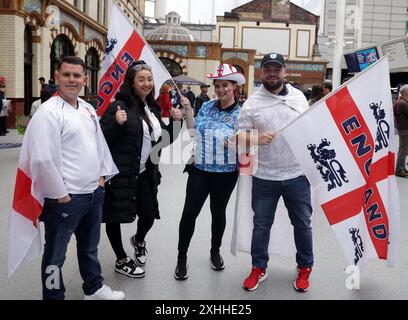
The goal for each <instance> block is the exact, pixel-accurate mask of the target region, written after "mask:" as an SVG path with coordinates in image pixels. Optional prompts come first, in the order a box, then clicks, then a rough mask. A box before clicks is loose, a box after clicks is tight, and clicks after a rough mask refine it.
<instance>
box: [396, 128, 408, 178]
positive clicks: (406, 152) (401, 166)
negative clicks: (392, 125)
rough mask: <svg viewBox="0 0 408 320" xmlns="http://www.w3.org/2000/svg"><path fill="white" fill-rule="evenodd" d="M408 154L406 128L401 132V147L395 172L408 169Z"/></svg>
mask: <svg viewBox="0 0 408 320" xmlns="http://www.w3.org/2000/svg"><path fill="white" fill-rule="evenodd" d="M407 156H408V133H407V131H406V130H404V132H400V133H399V148H398V158H397V165H396V168H395V173H401V172H403V171H406V160H407Z"/></svg>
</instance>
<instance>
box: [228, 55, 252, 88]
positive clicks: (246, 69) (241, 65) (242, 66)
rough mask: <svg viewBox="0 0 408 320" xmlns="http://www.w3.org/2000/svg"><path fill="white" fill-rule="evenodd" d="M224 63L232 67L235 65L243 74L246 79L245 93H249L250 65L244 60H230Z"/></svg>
mask: <svg viewBox="0 0 408 320" xmlns="http://www.w3.org/2000/svg"><path fill="white" fill-rule="evenodd" d="M222 63H228V64H230V65H233V66H234V67H235V68H236V69H237V71H238V72H241V73H242V74H243V75H244V76H245V79H246V82H245V85H244V86H245V92H247V93H248V75H249V63H246V62H245V61H244V60H242V59H239V58H230V59H226V60H223V61H222Z"/></svg>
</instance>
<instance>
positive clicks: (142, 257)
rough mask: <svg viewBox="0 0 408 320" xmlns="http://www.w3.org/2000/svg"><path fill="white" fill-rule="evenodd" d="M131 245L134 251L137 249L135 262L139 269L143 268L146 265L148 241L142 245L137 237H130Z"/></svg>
mask: <svg viewBox="0 0 408 320" xmlns="http://www.w3.org/2000/svg"><path fill="white" fill-rule="evenodd" d="M130 244H131V245H132V247H133V249H135V253H134V256H135V262H136V264H137V265H138V266H139V267H143V266H144V265H145V264H146V253H147V249H146V241H143V243H142V244H139V243H138V242H137V240H136V239H135V237H134V236H133V237H130Z"/></svg>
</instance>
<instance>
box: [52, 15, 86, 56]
mask: <svg viewBox="0 0 408 320" xmlns="http://www.w3.org/2000/svg"><path fill="white" fill-rule="evenodd" d="M60 35H65V36H66V37H67V38H68V39H69V40H70V41H71V44H72V46H73V51H74V55H76V56H78V55H79V39H80V37H79V34H78V32H77V31H76V30H75V28H74V27H73V26H71V25H70V24H68V23H64V24H62V25H61V26H60V27H59V28H58V29H57V28H55V29H52V30H51V42H50V48H52V45H53V43H54V41H55V39H56V38H57V37H58V36H60Z"/></svg>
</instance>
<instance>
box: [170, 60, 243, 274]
mask: <svg viewBox="0 0 408 320" xmlns="http://www.w3.org/2000/svg"><path fill="white" fill-rule="evenodd" d="M216 70H217V71H216V73H215V74H207V75H206V77H207V78H209V79H212V80H214V90H215V93H216V95H217V97H218V99H216V100H211V101H208V102H205V103H204V104H203V105H202V107H201V108H200V111H199V112H198V114H197V117H196V119H194V112H193V109H192V108H191V105H190V102H189V101H188V99H187V98H185V97H182V98H181V104H182V106H183V107H184V108H185V110H186V121H187V126H188V128H189V129H193V128H194V129H195V130H194V140H195V142H196V143H195V150H194V163H193V164H192V165H191V166H190V168H189V170H188V173H189V177H188V181H187V188H186V199H185V203H184V209H183V214H182V217H181V221H180V226H179V243H178V259H177V267H176V270H175V275H174V276H175V278H176V279H178V280H184V279H187V277H188V275H187V250H188V247H189V244H190V240H191V238H192V236H193V233H194V228H195V221H196V218H197V217H198V215H199V213H200V211H201V209H202V207H203V205H204V202H205V200H206V199H207V197H208V195H209V196H210V209H211V216H212V223H211V235H212V236H211V250H210V258H211V266H212V268H213V269H214V270H217V271H220V270H223V269H224V261H223V259H222V257H221V254H220V247H221V242H222V236H223V234H224V229H225V224H226V217H225V211H226V208H227V204H228V201H229V199H230V197H231V193H232V191H233V190H234V187H235V184H236V182H237V178H238V166H237V156H236V152H235V148H233V147H232V148H231V142H230V141H231V139H230V138H231V137H232V136H233V135H234V131H235V123H236V121H237V118H238V115H239V112H240V107H239V104H238V99H237V94H236V93H237V87H238V86H239V85H243V84H244V83H245V78H244V76H243V75H242V74H241V73H238V72H237V70H236V69H235V67H233V66H230V65H228V64H220V65H219V66H218V67H217V69H216Z"/></svg>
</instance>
